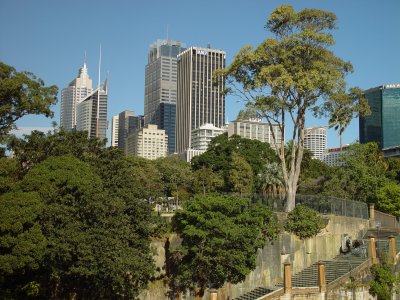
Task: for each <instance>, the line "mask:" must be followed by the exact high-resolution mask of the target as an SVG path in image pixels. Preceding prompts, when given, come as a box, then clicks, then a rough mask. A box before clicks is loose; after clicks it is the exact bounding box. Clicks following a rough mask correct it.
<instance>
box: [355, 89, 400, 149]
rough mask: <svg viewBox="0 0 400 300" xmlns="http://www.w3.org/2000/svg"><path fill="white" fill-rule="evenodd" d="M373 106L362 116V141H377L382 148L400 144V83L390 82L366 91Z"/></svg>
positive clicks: (360, 127)
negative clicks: (368, 113)
mask: <svg viewBox="0 0 400 300" xmlns="http://www.w3.org/2000/svg"><path fill="white" fill-rule="evenodd" d="M364 94H365V97H366V98H367V100H368V104H369V106H370V108H371V114H370V115H369V116H365V117H360V126H359V130H360V143H361V144H364V143H368V142H376V143H378V145H379V148H380V149H393V147H396V146H399V145H400V84H388V85H382V86H378V87H376V88H372V89H369V90H366V91H365V92H364Z"/></svg>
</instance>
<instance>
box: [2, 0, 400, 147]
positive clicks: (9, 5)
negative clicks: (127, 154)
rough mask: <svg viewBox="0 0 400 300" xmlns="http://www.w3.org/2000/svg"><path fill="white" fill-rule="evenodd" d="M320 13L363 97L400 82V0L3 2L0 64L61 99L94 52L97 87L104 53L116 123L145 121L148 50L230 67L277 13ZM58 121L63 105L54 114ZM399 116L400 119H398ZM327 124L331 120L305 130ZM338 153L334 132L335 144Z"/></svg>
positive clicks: (233, 103) (353, 128) (353, 133)
mask: <svg viewBox="0 0 400 300" xmlns="http://www.w3.org/2000/svg"><path fill="white" fill-rule="evenodd" d="M282 4H290V5H293V6H294V7H295V9H296V10H300V9H303V8H319V9H324V10H329V11H332V12H334V13H335V14H336V15H337V17H338V29H337V30H336V31H335V32H334V37H335V39H336V45H335V47H334V48H333V50H334V52H335V54H336V55H337V56H339V57H341V58H343V59H345V60H349V61H351V62H352V63H353V65H354V70H355V72H354V74H352V75H351V76H349V77H348V83H349V86H359V87H361V88H362V89H367V88H370V87H375V86H378V85H382V84H389V83H400V17H399V13H400V1H399V0H382V1H372V0H351V1H349V0H346V1H344V0H336V1H328V0H318V1H316V0H315V1H306V0H302V1H299V0H296V1H285V2H284V1H277V0H263V1H261V0H249V1H243V0H201V1H190V0H170V1H166V0H152V1H145V0H142V1H139V0H115V1H111V0H109V1H102V0H96V1H95V0H93V1H89V0H85V1H83V0H80V1H78V0H68V1H55V0H48V1H42V0H35V1H32V0H25V1H22V0H1V2H0V38H1V40H0V41H1V42H0V60H1V61H3V62H5V63H7V64H9V65H12V66H14V67H16V68H17V70H20V71H22V70H28V71H31V72H33V73H35V74H36V75H38V76H39V77H41V78H42V79H43V80H44V81H45V83H46V84H48V85H51V84H56V85H57V86H58V87H59V88H60V91H61V89H62V88H64V87H66V86H67V85H68V83H69V82H70V81H71V80H72V79H73V78H74V77H75V76H76V75H77V73H78V69H79V68H80V67H81V65H82V63H83V56H84V52H85V50H86V51H87V64H88V68H89V74H90V76H91V78H92V79H93V83H94V85H97V77H98V75H97V65H98V56H99V45H100V44H101V45H102V52H103V64H102V69H103V75H102V78H103V79H104V75H105V73H106V70H109V71H110V78H109V110H108V116H109V119H111V116H113V115H115V114H117V113H119V112H121V111H123V110H125V109H128V110H134V111H135V112H136V113H138V114H142V113H143V109H144V104H143V98H144V67H145V65H146V63H147V50H148V47H149V45H150V44H151V43H152V42H154V41H155V40H157V39H163V38H166V36H167V27H168V28H169V38H171V39H175V40H180V41H182V42H184V43H186V45H187V46H206V45H207V44H208V43H211V45H212V47H213V48H217V49H222V50H225V51H226V53H227V63H230V62H231V61H232V58H233V56H234V55H235V54H236V53H237V52H238V51H239V49H240V48H241V47H243V46H244V45H253V46H256V45H258V44H259V43H260V42H262V41H263V40H264V39H265V38H266V37H267V35H268V32H267V31H266V30H265V29H264V24H265V21H266V19H267V17H268V16H269V15H270V13H271V12H272V11H273V9H275V8H276V7H278V6H280V5H282ZM226 107H227V118H228V120H233V119H234V118H235V116H236V114H237V112H238V111H239V109H240V108H241V107H242V103H240V102H239V101H237V100H236V99H233V98H232V97H228V98H227V103H226ZM53 110H54V112H55V118H54V120H55V121H57V122H58V123H59V116H60V105H59V104H57V105H56V106H55V107H53ZM399 117H400V116H399ZM51 121H52V120H51V119H46V118H43V117H38V116H32V117H25V118H23V119H22V120H21V121H20V122H18V125H19V126H20V127H24V128H25V127H27V128H31V127H49V126H50V124H51ZM317 125H322V126H325V125H326V120H324V119H322V120H321V119H318V120H315V119H312V118H309V119H308V120H307V123H306V126H317ZM356 139H358V120H354V121H353V122H352V124H351V125H350V127H349V128H348V129H347V130H346V132H345V134H344V138H343V142H344V143H350V142H353V141H355V140H356ZM337 145H338V138H337V136H336V133H335V132H334V130H329V134H328V146H329V147H335V146H337Z"/></svg>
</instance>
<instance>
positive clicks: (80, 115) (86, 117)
mask: <svg viewBox="0 0 400 300" xmlns="http://www.w3.org/2000/svg"><path fill="white" fill-rule="evenodd" d="M107 100H108V91H107V81H106V82H105V83H104V84H103V85H102V86H100V87H98V88H97V89H96V90H95V91H94V92H93V93H92V94H90V95H89V96H87V97H86V98H85V99H83V100H82V101H81V102H80V103H79V104H78V106H77V123H76V129H77V130H82V131H87V132H88V137H90V138H94V137H97V138H99V139H105V138H106V137H107Z"/></svg>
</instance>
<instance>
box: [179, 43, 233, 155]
mask: <svg viewBox="0 0 400 300" xmlns="http://www.w3.org/2000/svg"><path fill="white" fill-rule="evenodd" d="M225 56H226V55H225V52H224V51H222V50H214V49H209V48H198V47H191V48H189V49H187V50H185V51H184V52H182V53H181V54H179V55H178V65H177V66H178V84H177V91H178V99H177V107H176V151H177V152H178V153H180V152H184V151H185V150H187V149H189V148H191V147H192V142H191V135H192V130H193V129H196V128H198V127H200V126H202V125H204V124H206V123H210V124H213V125H214V126H215V127H220V128H221V127H223V126H224V121H225V96H224V95H222V93H221V92H222V91H223V89H224V86H223V83H220V84H218V85H213V78H212V73H213V72H214V71H215V70H217V69H221V68H225Z"/></svg>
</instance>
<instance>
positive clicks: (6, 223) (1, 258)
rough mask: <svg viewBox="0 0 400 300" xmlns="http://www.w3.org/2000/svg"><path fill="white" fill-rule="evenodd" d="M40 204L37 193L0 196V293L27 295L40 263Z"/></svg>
mask: <svg viewBox="0 0 400 300" xmlns="http://www.w3.org/2000/svg"><path fill="white" fill-rule="evenodd" d="M43 208H44V205H43V202H42V201H41V199H40V198H39V196H38V194H37V193H33V192H32V193H24V192H21V191H12V192H9V193H6V194H4V195H1V196H0V294H1V295H3V297H5V298H7V297H8V298H14V297H18V298H21V299H23V298H25V299H26V298H27V296H28V295H27V294H26V293H25V292H24V291H23V290H24V287H25V288H26V287H27V286H29V285H30V284H35V278H34V277H32V276H31V275H32V273H34V272H35V271H36V270H38V269H39V267H40V266H41V264H42V263H43V256H44V253H45V250H46V246H47V239H46V237H45V236H44V235H43V232H42V229H41V226H40V224H39V216H40V214H41V213H42V211H43Z"/></svg>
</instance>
